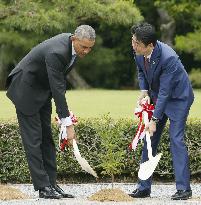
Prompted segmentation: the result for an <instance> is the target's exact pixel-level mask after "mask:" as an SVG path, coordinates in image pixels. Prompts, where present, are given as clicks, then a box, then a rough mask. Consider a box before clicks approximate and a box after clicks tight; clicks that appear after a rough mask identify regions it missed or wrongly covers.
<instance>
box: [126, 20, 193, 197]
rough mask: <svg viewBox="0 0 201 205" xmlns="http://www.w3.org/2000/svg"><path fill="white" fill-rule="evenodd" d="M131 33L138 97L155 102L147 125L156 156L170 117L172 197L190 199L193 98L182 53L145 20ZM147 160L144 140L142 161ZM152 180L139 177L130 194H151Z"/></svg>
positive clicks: (145, 195) (133, 28)
mask: <svg viewBox="0 0 201 205" xmlns="http://www.w3.org/2000/svg"><path fill="white" fill-rule="evenodd" d="M131 32H132V47H133V50H134V56H135V62H136V65H137V69H138V80H139V87H140V90H141V95H140V97H139V99H138V100H139V103H140V102H141V100H142V99H143V98H145V97H146V98H147V99H148V100H151V102H152V103H154V105H155V110H154V113H153V116H152V119H151V120H150V122H149V124H148V126H147V127H146V129H147V130H148V131H149V132H150V135H151V136H152V138H151V145H152V149H153V155H154V156H155V155H156V152H157V146H158V143H159V141H160V137H161V134H162V131H163V128H164V127H165V124H166V122H167V120H168V119H169V121H170V127H169V136H170V150H171V154H172V161H173V167H174V174H175V180H176V189H177V192H176V193H175V194H174V195H172V197H171V198H172V199H173V200H182V199H188V198H190V197H191V196H192V191H191V187H190V171H189V158H188V152H187V148H186V146H185V143H184V136H185V134H184V130H185V125H186V120H187V116H188V113H189V110H190V107H191V105H192V103H193V100H194V95H193V90H192V86H191V83H190V81H189V78H188V75H187V73H186V71H185V69H184V66H183V64H182V63H181V61H180V59H179V56H178V55H177V54H176V52H175V51H174V50H173V49H172V48H171V47H170V46H168V45H167V44H165V43H162V42H160V41H158V40H157V37H156V32H155V29H154V27H153V26H152V25H150V24H148V23H142V24H140V25H137V26H133V27H132V29H131ZM147 160H148V153H147V147H146V142H145V143H144V147H143V153H142V160H141V162H142V163H143V162H145V161H147ZM151 181H152V179H151V177H150V178H149V179H148V180H145V181H143V180H139V181H138V186H137V189H136V190H135V191H133V193H131V194H130V196H132V197H134V198H144V197H149V196H150V193H151Z"/></svg>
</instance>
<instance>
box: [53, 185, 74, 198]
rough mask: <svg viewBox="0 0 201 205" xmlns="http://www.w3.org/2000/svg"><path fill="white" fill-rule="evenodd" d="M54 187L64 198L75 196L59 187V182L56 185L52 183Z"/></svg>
mask: <svg viewBox="0 0 201 205" xmlns="http://www.w3.org/2000/svg"><path fill="white" fill-rule="evenodd" d="M52 187H53V188H54V190H55V191H56V192H57V193H59V194H61V195H62V197H63V198H75V197H74V196H73V195H71V194H66V193H65V192H64V190H63V189H62V188H61V187H59V186H58V185H57V184H56V185H52Z"/></svg>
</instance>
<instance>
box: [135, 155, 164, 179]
mask: <svg viewBox="0 0 201 205" xmlns="http://www.w3.org/2000/svg"><path fill="white" fill-rule="evenodd" d="M161 156H162V154H161V153H160V154H157V155H156V156H155V157H152V158H150V159H149V160H148V161H146V162H144V163H142V164H140V169H139V171H138V177H139V179H141V180H147V179H148V178H149V177H150V176H151V175H152V174H153V172H154V170H155V168H156V166H157V164H158V162H159V160H160V158H161Z"/></svg>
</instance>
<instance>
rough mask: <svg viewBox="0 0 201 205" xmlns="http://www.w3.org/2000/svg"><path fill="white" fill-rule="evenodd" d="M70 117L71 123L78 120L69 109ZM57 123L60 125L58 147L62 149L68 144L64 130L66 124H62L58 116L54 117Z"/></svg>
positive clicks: (75, 122) (74, 123)
mask: <svg viewBox="0 0 201 205" xmlns="http://www.w3.org/2000/svg"><path fill="white" fill-rule="evenodd" d="M70 118H71V120H72V123H73V125H76V124H77V122H78V119H77V117H76V116H75V115H74V114H73V112H72V111H70ZM55 120H56V122H57V124H58V125H59V126H60V133H59V148H60V150H61V151H64V150H65V148H66V146H67V145H68V143H69V141H68V136H67V132H66V126H64V125H62V122H61V120H60V119H59V118H58V117H55Z"/></svg>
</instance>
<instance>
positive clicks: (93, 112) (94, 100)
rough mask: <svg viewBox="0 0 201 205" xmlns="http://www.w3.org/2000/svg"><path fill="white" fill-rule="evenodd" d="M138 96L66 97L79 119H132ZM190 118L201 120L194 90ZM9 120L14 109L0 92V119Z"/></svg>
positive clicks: (80, 93)
mask: <svg viewBox="0 0 201 205" xmlns="http://www.w3.org/2000/svg"><path fill="white" fill-rule="evenodd" d="M138 94H139V91H131V90H123V91H119V90H117V91H116V90H73V91H68V92H67V94H66V97H67V101H68V105H69V107H70V109H71V110H72V111H73V112H74V113H75V114H76V115H77V116H79V117H83V118H84V117H100V116H102V115H103V114H106V113H108V112H109V113H110V115H111V116H112V117H113V118H120V117H128V118H133V111H134V108H135V105H136V100H137V96H138ZM53 104H54V103H53ZM55 115H56V114H55V107H53V116H55ZM190 117H198V118H201V90H195V101H194V104H193V106H192V108H191V111H190ZM10 118H16V114H15V108H14V106H13V104H12V103H11V101H10V100H9V99H8V98H7V97H6V93H5V92H3V91H1V92H0V119H10Z"/></svg>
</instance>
